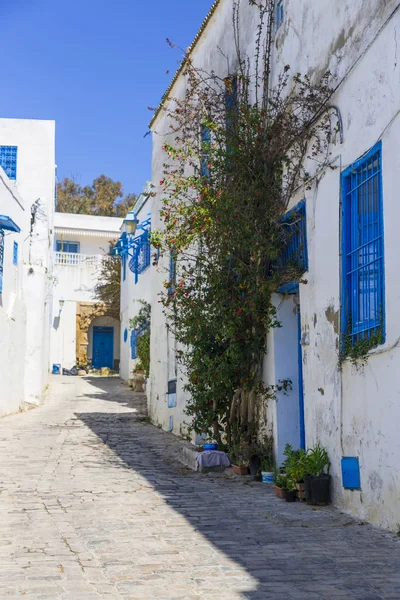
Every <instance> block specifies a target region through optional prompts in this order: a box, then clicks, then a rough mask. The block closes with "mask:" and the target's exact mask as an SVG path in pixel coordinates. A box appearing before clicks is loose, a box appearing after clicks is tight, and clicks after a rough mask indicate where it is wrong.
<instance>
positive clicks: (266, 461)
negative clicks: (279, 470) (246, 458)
mask: <svg viewBox="0 0 400 600" xmlns="http://www.w3.org/2000/svg"><path fill="white" fill-rule="evenodd" d="M261 477H262V481H263V483H274V472H273V470H272V460H271V457H270V456H263V458H262V459H261Z"/></svg>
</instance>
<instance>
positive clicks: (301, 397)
mask: <svg viewBox="0 0 400 600" xmlns="http://www.w3.org/2000/svg"><path fill="white" fill-rule="evenodd" d="M298 311H299V312H298V317H297V318H298V328H299V337H298V340H299V348H298V353H299V354H298V356H299V408H300V411H299V412H300V448H303V450H305V449H306V428H305V419H304V389H303V348H302V345H301V314H300V306H299V307H298Z"/></svg>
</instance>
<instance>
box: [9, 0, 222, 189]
mask: <svg viewBox="0 0 400 600" xmlns="http://www.w3.org/2000/svg"><path fill="white" fill-rule="evenodd" d="M212 3H213V0H147V1H146V0H113V1H112V2H110V1H109V0H13V2H1V3H0V39H1V42H0V43H1V48H2V53H1V55H2V60H1V75H2V77H1V80H2V86H1V93H0V117H12V118H29V119H55V121H56V143H57V150H56V152H57V155H56V160H57V165H58V175H59V178H60V177H64V176H74V177H75V178H77V179H78V181H80V182H81V183H82V184H86V183H90V182H91V181H92V180H93V179H94V178H95V177H96V176H97V175H100V174H101V173H104V174H105V175H107V176H109V177H112V178H113V179H118V180H120V181H122V183H123V184H124V187H125V192H126V193H128V192H136V193H138V192H140V191H141V190H142V188H143V186H144V184H145V182H146V180H148V179H150V175H151V137H150V136H148V137H146V138H144V137H143V136H144V134H145V133H146V131H147V125H148V123H149V121H150V119H151V113H150V112H149V110H148V109H147V107H148V106H152V107H155V106H157V104H158V102H159V100H160V98H161V96H162V94H163V93H164V91H165V90H166V88H167V86H168V84H169V82H170V80H171V78H172V76H173V73H174V72H175V70H176V68H177V66H178V61H179V59H180V57H181V53H180V52H179V51H178V50H172V49H170V48H169V47H168V46H167V44H166V42H165V38H167V37H168V38H170V39H171V40H172V41H173V42H174V43H176V44H177V45H178V46H180V47H183V48H186V47H187V46H189V44H190V43H191V42H192V40H193V38H194V36H195V34H196V32H197V30H198V28H199V27H200V25H201V23H202V21H203V19H204V17H205V15H206V14H207V12H208V10H209V9H210V7H211V5H212ZM167 71H169V74H167V73H166V72H167Z"/></svg>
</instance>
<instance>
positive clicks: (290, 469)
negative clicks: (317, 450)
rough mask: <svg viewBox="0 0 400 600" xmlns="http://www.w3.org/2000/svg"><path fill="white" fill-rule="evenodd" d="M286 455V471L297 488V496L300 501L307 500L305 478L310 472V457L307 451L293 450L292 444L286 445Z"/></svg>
mask: <svg viewBox="0 0 400 600" xmlns="http://www.w3.org/2000/svg"><path fill="white" fill-rule="evenodd" d="M284 455H285V457H286V460H285V462H284V469H285V472H286V473H287V475H288V477H289V478H290V479H291V480H292V481H293V482H294V484H295V486H296V496H297V498H298V499H299V500H305V488H304V486H305V484H304V477H305V474H306V473H307V471H308V464H307V462H308V455H307V452H306V451H305V450H302V449H300V450H293V448H292V446H291V445H290V444H286V446H285V451H284Z"/></svg>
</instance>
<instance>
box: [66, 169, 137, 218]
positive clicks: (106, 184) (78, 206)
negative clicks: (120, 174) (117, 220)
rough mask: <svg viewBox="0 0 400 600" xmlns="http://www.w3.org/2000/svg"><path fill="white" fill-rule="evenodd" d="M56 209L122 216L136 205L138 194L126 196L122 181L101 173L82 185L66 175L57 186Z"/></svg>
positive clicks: (104, 215) (85, 213) (68, 211)
mask: <svg viewBox="0 0 400 600" xmlns="http://www.w3.org/2000/svg"><path fill="white" fill-rule="evenodd" d="M57 189H58V201H57V207H56V210H57V211H58V212H63V213H75V214H83V215H101V216H103V217H122V216H124V215H126V213H127V212H128V211H129V210H130V209H131V208H132V207H133V206H134V204H135V202H136V200H137V196H136V194H127V195H126V196H124V188H123V185H122V183H121V182H120V181H114V180H113V179H111V178H110V177H106V176H105V175H100V176H99V177H96V179H95V180H94V181H93V183H92V185H86V186H84V187H82V186H81V185H80V184H79V183H77V182H76V181H75V180H74V179H71V178H69V177H65V178H64V179H63V180H62V181H60V183H59V184H58V186H57Z"/></svg>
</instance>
